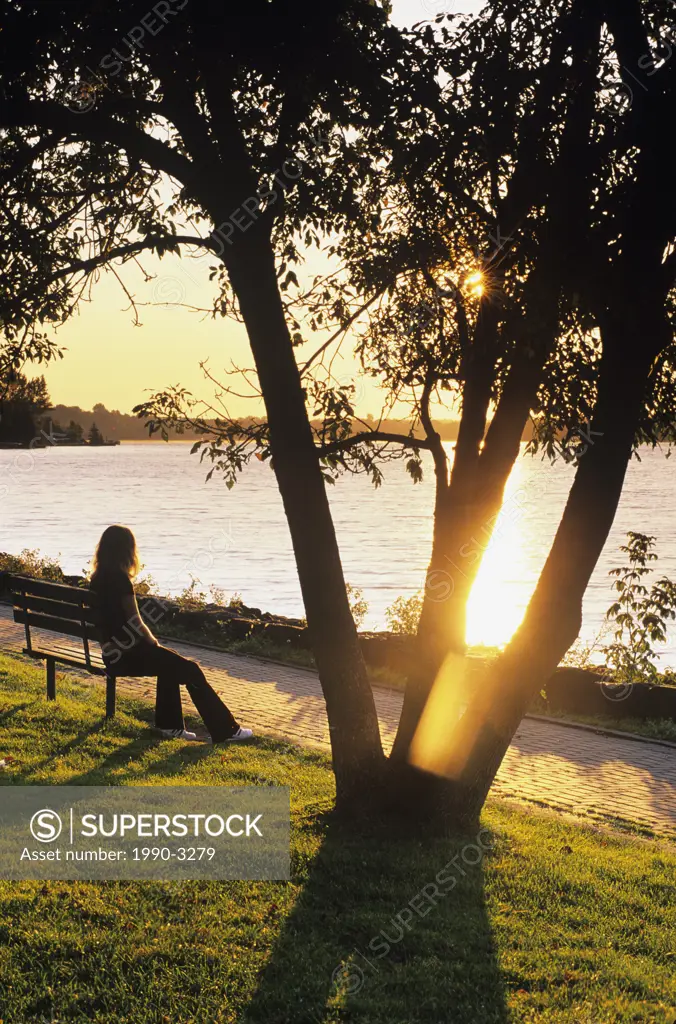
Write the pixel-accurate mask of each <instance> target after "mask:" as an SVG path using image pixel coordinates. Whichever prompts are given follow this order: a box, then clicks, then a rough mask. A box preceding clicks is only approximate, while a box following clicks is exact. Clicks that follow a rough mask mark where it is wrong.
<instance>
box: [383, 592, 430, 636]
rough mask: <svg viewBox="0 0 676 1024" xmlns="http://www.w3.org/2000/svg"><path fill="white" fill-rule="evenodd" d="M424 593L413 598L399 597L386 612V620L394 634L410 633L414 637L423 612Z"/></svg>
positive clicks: (412, 596) (414, 595)
mask: <svg viewBox="0 0 676 1024" xmlns="http://www.w3.org/2000/svg"><path fill="white" fill-rule="evenodd" d="M422 604H423V597H422V593H417V594H412V595H411V597H403V596H401V597H398V598H397V599H396V600H395V601H393V602H392V604H391V605H390V607H389V608H387V609H386V611H385V618H386V619H387V624H388V626H389V628H390V631H391V632H392V633H408V634H409V635H410V636H413V635H414V634H415V633H416V632H417V629H418V621H419V619H420V613H421V611H422Z"/></svg>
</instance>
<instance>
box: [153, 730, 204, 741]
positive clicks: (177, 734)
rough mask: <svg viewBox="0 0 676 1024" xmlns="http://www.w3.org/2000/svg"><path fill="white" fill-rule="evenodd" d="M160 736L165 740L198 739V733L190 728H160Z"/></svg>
mask: <svg viewBox="0 0 676 1024" xmlns="http://www.w3.org/2000/svg"><path fill="white" fill-rule="evenodd" d="M157 731H158V732H159V734H160V736H163V737H164V738H165V740H196V739H197V733H196V732H190V730H189V729H158V730H157Z"/></svg>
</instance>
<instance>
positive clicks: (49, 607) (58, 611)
mask: <svg viewBox="0 0 676 1024" xmlns="http://www.w3.org/2000/svg"><path fill="white" fill-rule="evenodd" d="M13 603H14V605H15V606H16V607H18V608H21V609H23V610H24V611H31V612H40V613H42V614H44V615H51V616H52V618H54V619H72V620H74V621H75V622H80V623H81V622H82V618H83V608H82V605H81V604H71V603H68V604H66V602H65V601H53V600H52V599H51V598H50V597H34V596H33V595H32V594H14V595H13ZM84 613H85V614H84V618H85V622H86V623H87V624H88V625H90V626H95V625H96V612H95V611H94V609H92V608H85V609H84Z"/></svg>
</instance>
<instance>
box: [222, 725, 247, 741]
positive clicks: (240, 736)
mask: <svg viewBox="0 0 676 1024" xmlns="http://www.w3.org/2000/svg"><path fill="white" fill-rule="evenodd" d="M252 736H253V729H242V727H241V726H240V728H239V729H238V730H237V732H236V733H235V735H234V736H228V738H227V740H224V741H223V742H224V743H239V742H240V741H241V740H250V739H251V737H252Z"/></svg>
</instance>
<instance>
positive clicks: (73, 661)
mask: <svg viewBox="0 0 676 1024" xmlns="http://www.w3.org/2000/svg"><path fill="white" fill-rule="evenodd" d="M24 654H27V655H28V657H29V658H34V659H35V660H36V661H46V660H47V658H53V659H54V661H58V662H59V664H60V665H70V666H72V667H73V668H83V669H84V670H85V671H86V672H89V673H90V674H91V675H94V676H105V675H107V672H106V667H105V665H104V664H103V659H99V658H95V659H94V658H93V659H92V664H91V665H86V664H85V662H84V660H83V659H82V658H80V659H79V660H78V659H77V658H69V657H67V656H66V655H62V654H59V653H58V652H56V651H48V650H44V651H36V650H32V651H29V650H25V651H24Z"/></svg>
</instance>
